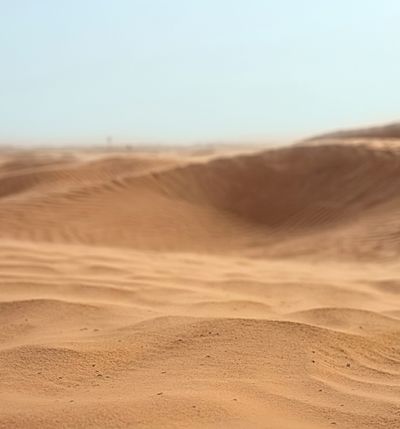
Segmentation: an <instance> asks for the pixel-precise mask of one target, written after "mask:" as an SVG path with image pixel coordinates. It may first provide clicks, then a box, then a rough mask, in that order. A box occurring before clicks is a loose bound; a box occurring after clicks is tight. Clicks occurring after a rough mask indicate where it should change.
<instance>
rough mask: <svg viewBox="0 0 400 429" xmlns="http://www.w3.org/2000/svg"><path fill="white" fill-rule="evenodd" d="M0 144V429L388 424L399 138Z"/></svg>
mask: <svg viewBox="0 0 400 429" xmlns="http://www.w3.org/2000/svg"><path fill="white" fill-rule="evenodd" d="M378 143H379V142H367V141H360V140H357V141H356V142H351V141H349V139H347V140H346V142H341V141H337V140H334V141H333V140H332V141H326V142H324V143H323V144H316V143H315V142H312V143H310V144H309V145H295V146H292V147H285V148H282V149H275V150H265V151H261V152H251V153H247V154H237V153H231V152H229V153H226V154H224V153H221V152H218V153H212V150H210V151H204V153H203V152H201V151H199V152H198V153H197V152H196V153H190V151H188V150H186V151H184V152H181V153H180V152H179V151H175V152H174V151H168V152H165V153H163V152H162V151H158V152H157V151H155V152H152V153H150V152H149V153H145V152H139V151H130V152H129V151H126V152H123V151H120V152H118V151H114V152H104V151H103V152H101V151H97V152H96V151H93V150H92V151H83V150H75V151H69V152H67V151H58V152H57V151H45V150H42V151H39V150H37V151H32V152H19V153H15V152H4V153H2V154H1V156H0V161H1V162H0V238H1V240H0V427H1V428H7V429H9V428H20V427H21V428H57V427H65V428H126V427H130V428H188V427H193V428H202V427H205V428H221V427H224V428H225V427H226V428H253V427H254V428H266V429H298V428H300V429H316V428H321V429H322V428H332V427H335V428H346V429H359V428H370V429H381V428H382V429H389V428H393V429H398V428H400V259H399V255H400V152H399V149H398V148H399V147H400V146H399V145H397V144H395V143H394V142H390V143H387V144H386V143H385V144H383V143H382V144H378Z"/></svg>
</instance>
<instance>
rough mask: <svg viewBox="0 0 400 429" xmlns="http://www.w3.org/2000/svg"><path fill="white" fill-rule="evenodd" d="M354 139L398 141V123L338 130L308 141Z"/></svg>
mask: <svg viewBox="0 0 400 429" xmlns="http://www.w3.org/2000/svg"><path fill="white" fill-rule="evenodd" d="M332 138H335V139H336V138H337V139H354V138H362V139H369V138H374V139H400V122H397V123H394V124H389V125H383V126H376V127H369V128H358V129H353V130H340V131H334V132H331V133H327V134H322V135H319V136H316V137H312V138H310V139H308V140H324V139H332Z"/></svg>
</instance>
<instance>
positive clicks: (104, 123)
mask: <svg viewBox="0 0 400 429" xmlns="http://www.w3.org/2000/svg"><path fill="white" fill-rule="evenodd" d="M399 43H400V1H399V0H334V1H333V0H332V1H328V0H274V1H272V0H0V61H1V64H0V142H7V141H10V142H18V141H19V142H23V143H25V142H30V141H32V142H45V143H49V142H66V141H71V142H80V141H82V142H103V141H104V139H105V136H106V135H109V134H110V135H112V136H113V137H114V140H115V141H120V142H122V141H124V142H127V141H132V142H134V141H166V142H173V141H177V142H185V141H187V142H201V141H214V140H229V139H235V140H237V139H239V140H240V139H242V140H245V139H249V140H251V139H254V138H275V137H292V136H293V137H296V136H302V135H307V134H309V133H310V134H312V133H314V132H319V131H321V130H331V129H335V128H341V127H347V126H352V125H360V124H364V123H379V122H386V121H392V120H396V119H400V46H399Z"/></svg>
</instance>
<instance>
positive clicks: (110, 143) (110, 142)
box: [106, 136, 113, 148]
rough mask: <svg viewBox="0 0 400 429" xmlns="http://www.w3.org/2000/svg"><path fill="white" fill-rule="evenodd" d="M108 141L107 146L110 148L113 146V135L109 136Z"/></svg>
mask: <svg viewBox="0 0 400 429" xmlns="http://www.w3.org/2000/svg"><path fill="white" fill-rule="evenodd" d="M106 142H107V144H106V146H107V147H108V148H111V147H112V144H113V138H112V136H107V138H106Z"/></svg>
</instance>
